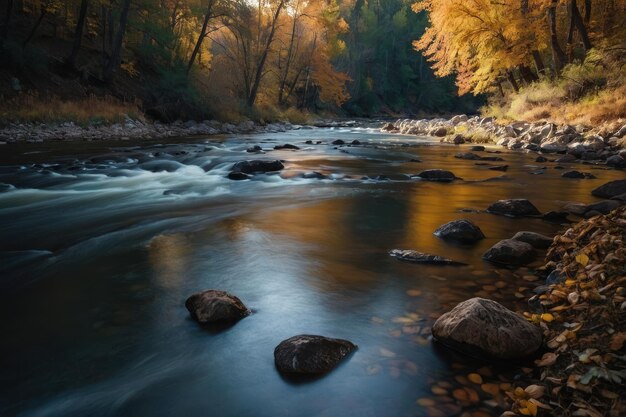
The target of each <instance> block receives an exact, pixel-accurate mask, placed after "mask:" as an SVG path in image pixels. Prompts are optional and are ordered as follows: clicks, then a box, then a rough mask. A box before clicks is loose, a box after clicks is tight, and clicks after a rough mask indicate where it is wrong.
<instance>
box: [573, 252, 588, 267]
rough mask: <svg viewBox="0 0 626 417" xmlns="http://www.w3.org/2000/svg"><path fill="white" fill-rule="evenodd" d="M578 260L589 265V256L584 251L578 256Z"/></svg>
mask: <svg viewBox="0 0 626 417" xmlns="http://www.w3.org/2000/svg"><path fill="white" fill-rule="evenodd" d="M576 262H578V263H579V264H581V265H582V266H587V264H588V263H589V257H588V256H587V255H585V254H584V253H581V254H579V255H577V256H576Z"/></svg>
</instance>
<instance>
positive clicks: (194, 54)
mask: <svg viewBox="0 0 626 417" xmlns="http://www.w3.org/2000/svg"><path fill="white" fill-rule="evenodd" d="M212 9H213V0H209V5H208V6H207V10H206V13H205V15H204V22H202V30H201V31H200V34H199V35H198V40H197V41H196V45H195V46H194V48H193V52H192V53H191V58H189V63H188V64H187V74H189V72H190V71H191V68H192V67H193V63H194V62H195V61H196V57H197V56H198V52H200V48H201V47H202V42H204V38H206V36H207V31H206V30H207V27H208V26H209V20H210V19H211V12H212Z"/></svg>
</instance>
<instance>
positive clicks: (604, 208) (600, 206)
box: [585, 200, 622, 217]
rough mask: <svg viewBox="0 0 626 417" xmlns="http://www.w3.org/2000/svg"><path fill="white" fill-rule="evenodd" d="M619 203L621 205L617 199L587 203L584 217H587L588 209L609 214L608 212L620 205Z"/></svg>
mask: <svg viewBox="0 0 626 417" xmlns="http://www.w3.org/2000/svg"><path fill="white" fill-rule="evenodd" d="M621 205H622V202H621V201H618V200H603V201H598V202H597V203H593V204H589V205H587V207H586V209H587V210H586V212H585V217H587V213H588V212H590V211H593V212H598V213H601V214H609V213H610V212H612V211H613V210H615V209H616V208H618V207H620V206H621Z"/></svg>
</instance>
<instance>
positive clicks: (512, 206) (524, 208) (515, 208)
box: [487, 198, 541, 217]
mask: <svg viewBox="0 0 626 417" xmlns="http://www.w3.org/2000/svg"><path fill="white" fill-rule="evenodd" d="M487 211H488V212H489V213H493V214H500V215H503V216H513V217H521V216H538V215H540V214H541V213H540V212H539V210H537V207H535V206H534V205H533V204H532V203H531V202H530V201H528V200H526V199H523V198H516V199H511V200H498V201H496V202H495V203H493V204H492V205H490V206H489V207H488V208H487Z"/></svg>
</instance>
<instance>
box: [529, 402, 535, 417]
mask: <svg viewBox="0 0 626 417" xmlns="http://www.w3.org/2000/svg"><path fill="white" fill-rule="evenodd" d="M526 408H527V409H528V411H529V412H530V415H531V416H533V417H537V405H536V404H535V403H534V402H532V401H528V402H527V403H526Z"/></svg>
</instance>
